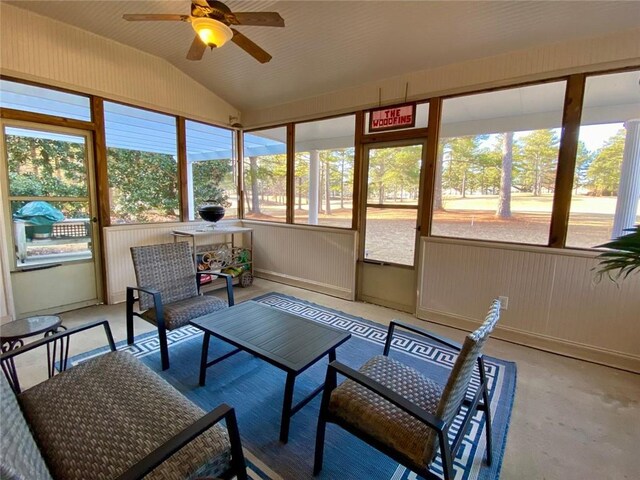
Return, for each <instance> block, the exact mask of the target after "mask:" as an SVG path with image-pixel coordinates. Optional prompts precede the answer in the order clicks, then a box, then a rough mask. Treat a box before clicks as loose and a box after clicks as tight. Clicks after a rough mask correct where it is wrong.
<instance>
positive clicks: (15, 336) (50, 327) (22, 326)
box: [0, 315, 66, 385]
mask: <svg viewBox="0 0 640 480" xmlns="http://www.w3.org/2000/svg"><path fill="white" fill-rule="evenodd" d="M59 329H63V330H66V327H64V326H63V325H62V320H61V319H60V317H58V316H57V315H37V316H34V317H27V318H22V319H20V320H14V321H13V322H9V323H5V324H4V325H2V326H0V344H1V348H2V353H5V352H8V351H10V350H13V349H15V348H20V347H22V346H23V345H24V339H25V338H28V337H32V336H34V335H40V334H44V336H45V337H48V336H49V335H53V334H54V333H56V332H57V331H58V330H59ZM55 343H57V342H54V345H53V357H54V358H53V360H54V361H55V356H56V346H55ZM61 349H62V345H61ZM47 366H48V373H49V377H52V376H53V369H54V368H55V365H54V364H53V362H52V359H51V352H50V349H49V345H47ZM2 370H4V372H5V374H6V375H8V376H10V377H11V378H13V379H14V381H15V382H17V380H18V376H17V372H16V366H15V364H14V362H13V358H11V359H9V360H8V362H7V363H6V364H5V363H4V362H3V363H2ZM18 385H19V384H18Z"/></svg>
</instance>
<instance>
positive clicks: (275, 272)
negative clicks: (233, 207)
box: [243, 220, 357, 300]
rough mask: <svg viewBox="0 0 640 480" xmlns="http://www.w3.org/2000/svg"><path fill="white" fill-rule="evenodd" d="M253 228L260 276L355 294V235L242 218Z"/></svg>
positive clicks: (328, 291)
mask: <svg viewBox="0 0 640 480" xmlns="http://www.w3.org/2000/svg"><path fill="white" fill-rule="evenodd" d="M243 225H244V226H247V227H251V228H253V229H254V235H253V244H254V259H255V263H254V268H255V273H256V275H257V276H259V277H264V278H268V279H270V280H275V281H278V282H282V283H287V284H290V285H294V286H298V287H303V288H308V289H311V290H315V291H318V292H322V293H326V294H329V295H333V296H336V297H341V298H346V299H348V300H353V299H354V298H355V270H356V268H355V265H356V247H357V235H356V233H355V232H354V231H353V230H338V229H323V228H314V227H304V226H292V225H283V224H267V223H258V222H251V221H246V220H245V221H243Z"/></svg>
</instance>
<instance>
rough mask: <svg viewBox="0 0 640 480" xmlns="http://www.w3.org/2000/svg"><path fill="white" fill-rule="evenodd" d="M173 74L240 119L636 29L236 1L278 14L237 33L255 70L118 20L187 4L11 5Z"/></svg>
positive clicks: (377, 6)
mask: <svg viewBox="0 0 640 480" xmlns="http://www.w3.org/2000/svg"><path fill="white" fill-rule="evenodd" d="M7 3H11V4H13V5H16V6H18V7H20V8H24V9H28V10H31V11H33V12H36V13H38V14H41V15H45V16H48V17H51V18H53V19H56V20H59V21H62V22H65V23H68V24H71V25H75V26H77V27H79V28H82V29H85V30H88V31H90V32H93V33H95V34H97V35H101V36H104V37H107V38H110V39H113V40H115V41H118V42H120V43H123V44H126V45H129V46H131V47H134V48H137V49H139V50H142V51H145V52H148V53H150V54H153V55H156V56H158V57H161V58H163V59H166V60H167V61H168V62H170V63H172V64H173V65H175V66H176V67H177V68H179V69H180V70H182V71H184V72H185V73H186V74H187V75H189V76H191V77H192V78H194V79H195V80H197V81H198V82H200V83H201V84H203V85H204V86H206V87H207V88H209V89H210V90H211V91H213V92H214V93H216V94H217V95H219V96H220V97H222V98H223V99H225V100H226V101H228V102H229V103H231V104H233V105H235V106H236V107H237V108H239V109H242V110H244V109H260V108H265V107H269V106H273V105H279V104H283V103H287V102H291V101H294V100H298V99H302V98H309V97H313V96H316V95H320V94H322V93H327V92H331V91H335V90H340V89H344V88H348V87H352V86H356V85H359V84H362V83H365V82H371V81H376V80H381V79H384V78H388V77H391V76H396V75H401V74H404V73H409V72H413V71H417V70H423V69H429V68H435V67H439V66H443V65H448V64H454V63H459V62H464V61H468V60H472V59H477V58H483V57H489V56H493V55H498V54H501V53H505V52H508V51H514V50H519V49H525V48H529V47H532V46H536V45H541V44H550V43H556V42H565V41H569V40H572V39H577V38H588V37H595V36H598V35H604V34H608V33H612V32H616V31H623V30H627V29H632V28H637V25H638V20H639V19H640V2H633V1H632V2H626V1H618V2H612V1H580V2H576V1H553V2H549V1H527V2H520V1H509V2H506V1H483V2H475V1H456V2H451V1H446V2H445V1H389V0H387V1H239V0H233V1H231V0H230V1H228V2H226V3H227V5H228V6H229V7H230V8H231V9H232V10H233V11H240V12H241V11H277V12H279V13H280V14H281V16H282V17H283V18H284V20H285V24H286V27H285V28H266V27H238V30H240V31H241V32H242V33H243V34H245V35H246V36H248V37H249V38H250V39H252V40H253V41H255V42H256V43H258V44H259V45H260V46H262V47H263V48H264V49H265V50H267V51H268V52H269V53H271V54H272V55H273V60H271V62H270V63H267V64H260V63H258V62H256V61H255V60H254V59H253V58H251V57H250V56H249V55H247V54H246V53H244V52H243V51H242V50H240V49H239V48H238V47H237V46H236V45H234V44H232V43H231V42H230V43H229V45H226V46H224V47H223V48H221V49H219V50H216V51H207V52H205V56H204V58H203V60H202V61H199V62H191V61H189V60H187V59H186V58H185V56H186V53H187V50H188V49H189V46H190V44H191V41H192V39H193V35H194V34H193V31H192V29H191V26H190V25H189V24H188V23H180V22H144V23H142V22H139V23H138V22H135V23H134V22H126V21H124V20H122V15H123V14H124V13H180V14H188V13H189V8H190V2H189V1H101V0H93V1H55V2H52V1H10V2H7Z"/></svg>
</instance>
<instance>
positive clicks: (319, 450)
mask: <svg viewBox="0 0 640 480" xmlns="http://www.w3.org/2000/svg"><path fill="white" fill-rule="evenodd" d="M323 403H324V402H323ZM326 429H327V421H326V419H325V411H324V409H321V410H320V415H319V416H318V429H317V430H316V452H315V456H314V460H313V475H314V476H315V475H318V474H319V473H320V470H322V460H323V458H324V436H325V432H326Z"/></svg>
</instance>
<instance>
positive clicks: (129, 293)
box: [127, 288, 135, 345]
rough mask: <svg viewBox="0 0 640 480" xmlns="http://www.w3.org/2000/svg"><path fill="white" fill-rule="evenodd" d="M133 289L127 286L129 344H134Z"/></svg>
mask: <svg viewBox="0 0 640 480" xmlns="http://www.w3.org/2000/svg"><path fill="white" fill-rule="evenodd" d="M134 301H135V300H134V298H133V290H132V289H130V288H127V345H133V303H134Z"/></svg>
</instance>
